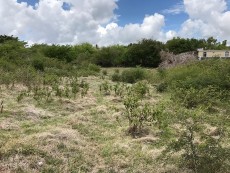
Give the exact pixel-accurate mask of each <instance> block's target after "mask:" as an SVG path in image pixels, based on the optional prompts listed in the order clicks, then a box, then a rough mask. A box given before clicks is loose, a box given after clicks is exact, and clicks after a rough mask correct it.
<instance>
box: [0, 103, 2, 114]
mask: <svg viewBox="0 0 230 173" xmlns="http://www.w3.org/2000/svg"><path fill="white" fill-rule="evenodd" d="M0 113H1V114H2V113H3V101H1V104H0Z"/></svg>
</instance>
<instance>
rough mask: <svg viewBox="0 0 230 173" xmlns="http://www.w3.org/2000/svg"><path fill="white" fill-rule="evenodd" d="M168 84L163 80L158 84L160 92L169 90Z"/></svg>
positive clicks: (157, 87)
mask: <svg viewBox="0 0 230 173" xmlns="http://www.w3.org/2000/svg"><path fill="white" fill-rule="evenodd" d="M167 87H168V84H167V83H166V82H162V83H160V84H158V85H157V86H156V89H157V91H158V92H165V91H166V90H167Z"/></svg>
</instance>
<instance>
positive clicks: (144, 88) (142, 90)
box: [131, 81, 149, 98]
mask: <svg viewBox="0 0 230 173" xmlns="http://www.w3.org/2000/svg"><path fill="white" fill-rule="evenodd" d="M131 90H132V91H133V92H135V93H136V95H137V96H138V97H140V98H144V97H145V96H146V95H147V94H149V86H148V83H147V82H146V81H139V82H137V83H136V84H134V85H133V86H132V89H131Z"/></svg>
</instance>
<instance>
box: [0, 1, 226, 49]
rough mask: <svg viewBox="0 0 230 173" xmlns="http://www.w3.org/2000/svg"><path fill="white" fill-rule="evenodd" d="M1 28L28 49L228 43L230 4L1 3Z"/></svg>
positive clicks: (148, 2) (197, 2)
mask: <svg viewBox="0 0 230 173" xmlns="http://www.w3.org/2000/svg"><path fill="white" fill-rule="evenodd" d="M0 25H1V26H0V35H4V34H6V35H14V36H17V37H19V38H20V39H21V40H25V41H28V42H29V43H30V44H32V43H55V44H78V43H83V42H89V43H92V44H98V45H112V44H128V43H131V42H136V41H138V40H140V39H142V38H151V39H155V40H159V41H167V40H168V39H171V38H173V37H175V36H180V37H185V38H187V37H188V38H191V37H195V38H207V37H210V36H214V37H216V38H218V39H219V40H226V39H227V40H230V0H0ZM228 43H229V42H228Z"/></svg>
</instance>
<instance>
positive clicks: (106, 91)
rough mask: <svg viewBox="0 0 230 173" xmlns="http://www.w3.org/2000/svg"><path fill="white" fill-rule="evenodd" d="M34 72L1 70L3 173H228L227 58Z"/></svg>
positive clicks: (229, 79) (229, 111)
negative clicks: (173, 65) (157, 66)
mask: <svg viewBox="0 0 230 173" xmlns="http://www.w3.org/2000/svg"><path fill="white" fill-rule="evenodd" d="M3 62H4V63H6V62H5V61H3ZM3 62H2V64H3ZM35 64H36V65H39V63H35ZM60 66H61V67H62V65H61V64H60ZM36 68H37V70H31V69H30V68H18V67H17V69H18V71H17V70H16V71H14V70H12V69H14V68H12V69H10V65H9V64H6V65H5V66H1V77H0V84H1V85H0V104H1V105H0V172H3V173H5V172H6V173H7V172H17V173H19V172H20V173H21V172H28V173H30V172H44V173H51V172H54V173H58V172H60V173H69V172H70V173H74V172H76V173H79V172H95V173H96V172H101V173H102V172H104V173H108V172H111V173H115V172H117V173H120V172H124V173H126V172H135V173H138V172H139V173H142V172H143V173H148V172H149V173H152V172H156V173H163V172H179V173H180V172H181V173H187V172H195V173H227V172H230V163H229V158H230V150H229V149H230V145H229V144H230V139H229V132H230V116H229V115H230V107H229V98H230V91H229V88H230V62H229V61H225V60H215V61H202V62H197V63H195V64H190V65H187V66H181V67H177V68H174V69H169V70H166V69H158V70H155V69H143V68H140V67H137V68H130V69H121V68H113V69H101V71H100V69H98V67H97V66H94V65H88V66H87V67H85V68H81V70H80V71H77V70H74V69H72V70H70V69H68V68H67V67H65V68H63V70H62V71H61V72H62V73H61V74H59V73H58V71H57V69H58V68H57V69H54V68H46V69H43V70H42V71H41V70H39V67H36ZM83 76H85V77H83Z"/></svg>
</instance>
